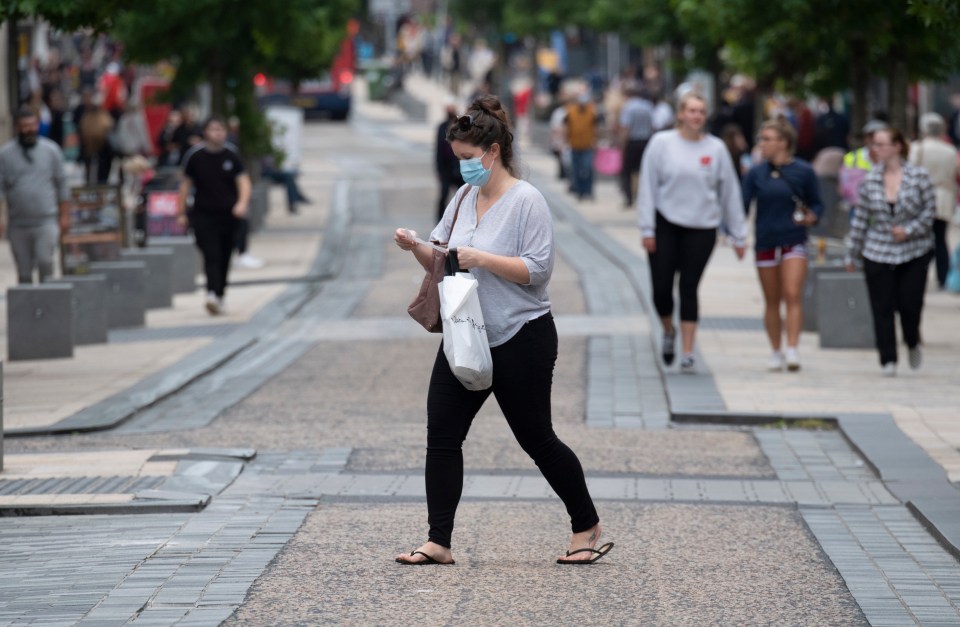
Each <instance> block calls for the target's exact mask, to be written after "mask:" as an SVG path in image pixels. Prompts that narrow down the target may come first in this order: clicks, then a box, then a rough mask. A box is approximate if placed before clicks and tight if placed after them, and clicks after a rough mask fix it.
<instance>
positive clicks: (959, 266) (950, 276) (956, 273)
mask: <svg viewBox="0 0 960 627" xmlns="http://www.w3.org/2000/svg"><path fill="white" fill-rule="evenodd" d="M943 286H944V287H945V288H946V289H947V291H948V292H953V293H954V294H960V246H957V247H956V248H954V249H953V255H951V256H950V271H949V272H947V280H946V282H945V283H944V285H943Z"/></svg>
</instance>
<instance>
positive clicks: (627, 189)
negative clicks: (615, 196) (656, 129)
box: [620, 139, 647, 206]
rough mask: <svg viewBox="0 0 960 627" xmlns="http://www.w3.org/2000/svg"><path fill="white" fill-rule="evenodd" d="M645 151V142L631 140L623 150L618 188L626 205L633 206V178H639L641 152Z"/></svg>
mask: <svg viewBox="0 0 960 627" xmlns="http://www.w3.org/2000/svg"><path fill="white" fill-rule="evenodd" d="M646 149H647V140H645V139H631V140H630V141H628V142H627V145H626V146H624V149H623V167H622V168H621V169H620V187H621V189H622V190H623V197H624V200H625V201H626V204H627V205H628V206H629V205H632V204H633V194H634V192H635V191H636V190H634V188H633V177H637V178H639V177H640V164H641V163H642V162H643V151H644V150H646Z"/></svg>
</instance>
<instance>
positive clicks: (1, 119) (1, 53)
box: [0, 20, 16, 145]
mask: <svg viewBox="0 0 960 627" xmlns="http://www.w3.org/2000/svg"><path fill="white" fill-rule="evenodd" d="M11 24H16V22H15V21H14V20H8V21H6V22H0V145H2V144H4V143H6V142H7V140H8V139H10V129H11V128H12V127H13V125H12V124H11V120H10V98H11V96H12V95H13V94H11V91H12V86H13V85H15V84H16V82H15V81H12V80H11V74H10V73H11V72H13V76H16V66H15V65H12V64H11V59H10V56H11V54H12V50H11V48H12V46H11V43H10V39H11V38H13V37H15V35H14V33H13V32H12V31H13V29H11V28H10V25H11Z"/></svg>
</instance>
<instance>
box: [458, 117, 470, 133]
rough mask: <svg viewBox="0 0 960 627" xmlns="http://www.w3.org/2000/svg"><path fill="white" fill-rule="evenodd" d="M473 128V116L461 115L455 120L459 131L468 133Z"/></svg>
mask: <svg viewBox="0 0 960 627" xmlns="http://www.w3.org/2000/svg"><path fill="white" fill-rule="evenodd" d="M472 126H473V116H472V115H461V116H460V117H459V118H457V128H459V129H460V130H461V131H469V130H470V127H472Z"/></svg>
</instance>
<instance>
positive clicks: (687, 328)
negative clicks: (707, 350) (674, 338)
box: [680, 320, 697, 355]
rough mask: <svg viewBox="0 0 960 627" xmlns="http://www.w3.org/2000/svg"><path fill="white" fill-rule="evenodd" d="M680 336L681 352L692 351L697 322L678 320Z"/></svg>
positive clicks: (688, 352)
mask: <svg viewBox="0 0 960 627" xmlns="http://www.w3.org/2000/svg"><path fill="white" fill-rule="evenodd" d="M680 337H681V339H682V343H683V354H684V355H689V354H690V353H692V352H693V343H694V342H695V341H696V339H697V323H696V322H684V321H683V320H681V321H680Z"/></svg>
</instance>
